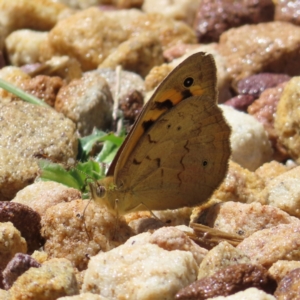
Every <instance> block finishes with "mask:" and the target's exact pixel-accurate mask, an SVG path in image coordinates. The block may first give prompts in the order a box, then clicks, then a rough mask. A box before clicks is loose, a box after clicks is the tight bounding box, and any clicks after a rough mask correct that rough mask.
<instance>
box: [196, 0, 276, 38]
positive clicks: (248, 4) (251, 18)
mask: <svg viewBox="0 0 300 300" xmlns="http://www.w3.org/2000/svg"><path fill="white" fill-rule="evenodd" d="M274 10H275V8H274V3H273V2H272V1H271V0H264V1H258V0H243V1H232V0H222V1H221V0H218V1H210V0H203V1H201V2H200V6H199V8H198V11H197V16H196V20H195V22H194V29H195V30H196V33H197V36H198V41H199V43H210V42H218V41H219V37H220V35H221V34H222V33H223V32H225V31H226V30H228V29H230V28H232V27H239V26H241V25H244V24H257V23H262V22H268V21H272V20H273V16H274Z"/></svg>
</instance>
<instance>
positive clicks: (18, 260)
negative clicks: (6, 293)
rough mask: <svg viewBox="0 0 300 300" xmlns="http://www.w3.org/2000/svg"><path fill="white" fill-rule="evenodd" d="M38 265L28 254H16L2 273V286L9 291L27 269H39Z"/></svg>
mask: <svg viewBox="0 0 300 300" xmlns="http://www.w3.org/2000/svg"><path fill="white" fill-rule="evenodd" d="M40 266H41V264H39V263H38V262H37V261H36V260H35V259H33V258H32V257H31V256H30V255H28V254H23V253H17V254H16V255H15V256H14V257H13V259H12V260H11V261H10V262H9V263H8V264H7V266H6V268H5V269H4V271H3V286H4V289H6V290H9V289H10V288H11V286H12V285H13V283H14V282H15V281H16V280H17V278H18V277H19V276H21V275H22V274H23V273H24V272H26V271H27V270H28V269H29V268H39V267H40Z"/></svg>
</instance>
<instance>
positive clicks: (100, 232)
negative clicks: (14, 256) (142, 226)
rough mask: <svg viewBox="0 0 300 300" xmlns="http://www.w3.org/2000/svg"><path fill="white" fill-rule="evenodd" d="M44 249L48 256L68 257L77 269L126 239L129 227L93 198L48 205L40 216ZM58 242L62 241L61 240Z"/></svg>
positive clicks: (80, 268) (129, 232)
mask: <svg viewBox="0 0 300 300" xmlns="http://www.w3.org/2000/svg"><path fill="white" fill-rule="evenodd" d="M41 232H42V235H43V237H44V238H45V240H46V243H45V246H44V250H45V251H46V253H47V254H48V256H49V257H50V258H55V257H58V258H67V259H68V260H70V261H71V262H72V264H73V265H74V266H75V267H76V268H77V269H78V270H80V271H81V270H84V269H86V266H87V264H88V261H89V259H90V257H92V256H94V255H96V254H97V253H98V252H99V251H103V252H105V251H109V250H110V249H112V248H114V247H116V246H118V245H120V244H121V243H123V242H124V241H126V240H127V239H128V238H129V236H130V235H131V230H130V228H129V227H128V226H127V225H126V224H125V222H124V221H122V219H120V218H119V219H116V217H115V216H114V215H112V214H111V213H110V212H108V211H107V209H106V207H101V206H100V205H97V204H95V203H94V202H93V201H92V202H90V203H88V201H83V200H74V201H71V202H63V203H59V204H57V205H54V206H51V207H50V208H48V209H47V211H46V213H45V214H44V216H43V218H42V230H41ZM61 241H64V242H63V243H62V242H61Z"/></svg>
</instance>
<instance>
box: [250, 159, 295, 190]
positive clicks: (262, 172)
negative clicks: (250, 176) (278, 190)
mask: <svg viewBox="0 0 300 300" xmlns="http://www.w3.org/2000/svg"><path fill="white" fill-rule="evenodd" d="M290 169H292V167H290V166H288V165H284V164H282V163H279V162H278V161H276V160H272V161H270V162H268V163H265V164H263V165H262V166H260V167H259V168H258V169H256V171H255V174H257V175H258V176H259V177H260V178H261V179H263V180H264V182H265V185H267V184H268V183H269V182H270V181H271V180H272V179H273V178H275V177H277V176H279V175H281V174H283V173H285V172H287V171H289V170H290Z"/></svg>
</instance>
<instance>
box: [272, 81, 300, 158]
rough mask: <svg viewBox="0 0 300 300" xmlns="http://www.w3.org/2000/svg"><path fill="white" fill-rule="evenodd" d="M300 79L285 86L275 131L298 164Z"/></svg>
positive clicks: (299, 152)
mask: <svg viewBox="0 0 300 300" xmlns="http://www.w3.org/2000/svg"><path fill="white" fill-rule="evenodd" d="M299 97H300V77H293V78H292V79H291V80H290V81H289V82H288V83H287V84H286V86H285V88H284V90H283V93H282V95H281V97H280V100H279V103H278V105H277V111H276V114H275V130H276V133H277V134H278V136H279V141H280V142H281V144H282V145H283V146H284V147H285V148H286V150H287V152H288V154H289V155H290V156H291V158H293V159H294V160H295V161H296V162H298V163H299V162H300V135H299V133H298V132H299V128H300V122H299V120H300V113H299V109H298V107H299V103H298V102H299Z"/></svg>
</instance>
